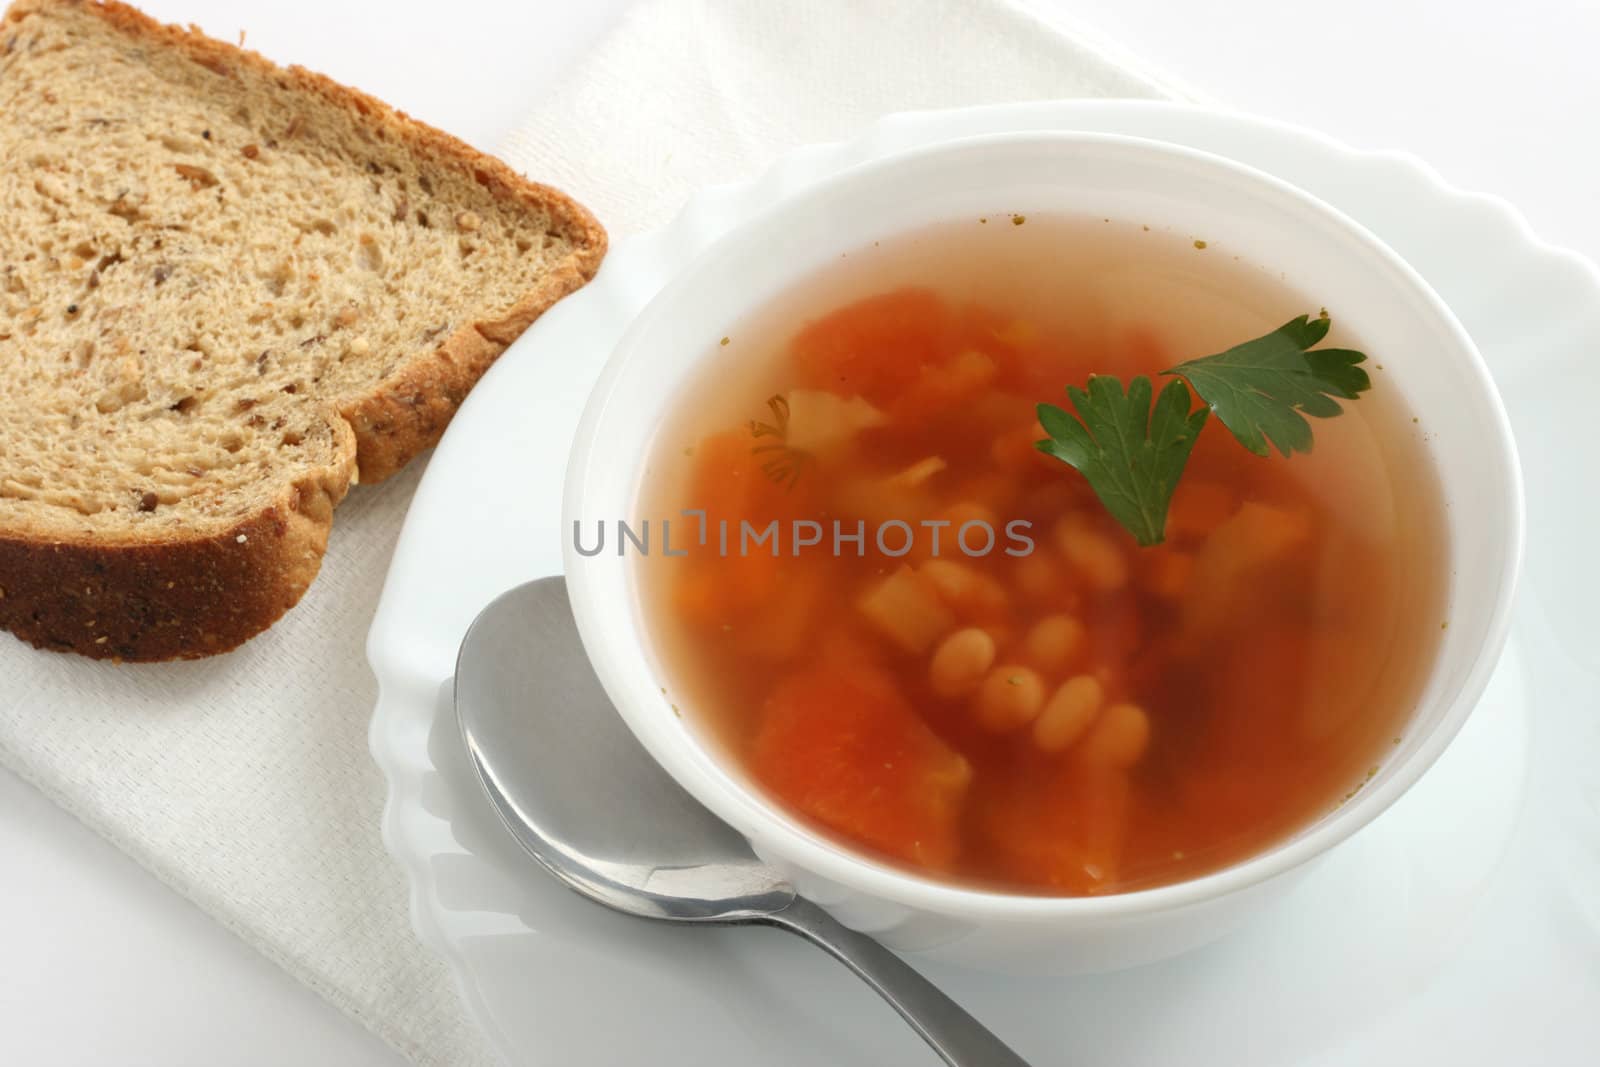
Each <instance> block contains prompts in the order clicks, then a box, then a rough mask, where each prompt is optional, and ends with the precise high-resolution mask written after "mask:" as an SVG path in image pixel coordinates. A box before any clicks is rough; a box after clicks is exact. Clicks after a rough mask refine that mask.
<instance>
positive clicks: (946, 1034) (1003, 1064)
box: [764, 897, 1028, 1067]
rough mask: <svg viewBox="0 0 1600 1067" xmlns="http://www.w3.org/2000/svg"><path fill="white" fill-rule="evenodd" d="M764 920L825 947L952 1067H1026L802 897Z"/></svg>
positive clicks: (935, 992)
mask: <svg viewBox="0 0 1600 1067" xmlns="http://www.w3.org/2000/svg"><path fill="white" fill-rule="evenodd" d="M764 918H765V919H766V921H768V922H770V923H772V924H773V925H774V926H780V927H782V928H783V929H785V930H789V931H791V932H793V933H797V934H799V935H800V936H801V937H804V938H805V939H806V940H808V941H810V942H811V943H812V944H814V945H817V946H819V947H821V948H823V949H826V950H827V951H828V952H829V953H830V954H831V955H832V956H833V957H834V958H835V959H837V960H838V961H839V962H840V963H843V964H844V965H845V966H846V967H848V968H850V969H851V970H852V971H854V972H855V973H856V974H857V975H859V976H860V977H861V978H862V979H863V980H864V981H865V982H866V983H867V984H868V985H869V986H871V987H872V988H873V989H876V990H877V991H878V994H879V995H880V996H881V997H883V999H884V1000H887V1001H888V1002H889V1005H890V1006H891V1007H892V1008H894V1010H895V1011H897V1012H899V1013H900V1017H901V1018H902V1019H904V1020H905V1021H906V1022H908V1023H910V1024H911V1028H912V1029H913V1030H915V1031H916V1032H917V1033H918V1034H920V1035H922V1039H923V1040H924V1041H926V1042H927V1043H928V1044H929V1046H930V1047H932V1049H933V1051H935V1052H937V1053H938V1054H939V1056H940V1058H941V1059H943V1060H944V1062H945V1063H947V1064H949V1065H950V1067H1028V1062H1027V1061H1026V1060H1024V1059H1023V1058H1022V1057H1021V1056H1018V1055H1017V1054H1016V1053H1015V1052H1012V1051H1011V1049H1010V1048H1009V1047H1007V1045H1006V1043H1005V1042H1004V1041H1001V1040H1000V1039H999V1038H998V1037H995V1036H994V1034H992V1033H990V1032H989V1031H988V1030H987V1029H986V1028H985V1027H984V1025H983V1024H982V1023H980V1022H978V1020H976V1019H974V1018H973V1017H972V1016H971V1015H969V1014H967V1011H966V1009H965V1008H963V1007H962V1006H961V1005H959V1004H957V1003H956V1002H955V1001H953V1000H951V999H950V998H949V997H947V996H945V995H944V994H943V993H941V992H940V991H939V988H938V987H937V986H935V985H934V984H933V983H932V982H930V981H928V980H927V979H926V978H924V977H922V975H920V974H918V973H917V971H916V970H915V969H913V968H912V967H911V965H910V964H908V963H906V962H905V961H904V960H902V959H901V958H900V957H899V956H896V955H895V954H894V953H893V952H890V951H889V950H888V949H886V948H884V947H883V946H882V945H880V944H878V943H877V942H876V941H874V940H873V939H872V938H870V937H867V936H866V935H865V934H858V933H856V932H855V931H854V930H851V929H850V928H848V927H846V926H844V925H842V924H840V923H839V922H838V921H837V920H836V919H834V918H833V917H832V916H830V915H829V914H828V913H827V912H825V911H823V910H822V909H821V908H819V907H817V906H816V905H815V904H813V903H811V902H810V901H809V900H806V899H805V898H804V897H797V898H796V899H795V902H794V903H793V904H790V905H789V906H788V907H787V908H784V909H783V910H782V911H779V912H774V913H772V914H770V915H768V916H765V917H764Z"/></svg>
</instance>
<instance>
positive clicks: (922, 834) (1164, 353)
mask: <svg viewBox="0 0 1600 1067" xmlns="http://www.w3.org/2000/svg"><path fill="white" fill-rule="evenodd" d="M1319 306H1320V305H1319V303H1318V302H1317V300H1316V296H1315V294H1302V293H1297V292H1294V291H1293V290H1292V289H1291V288H1290V287H1289V286H1288V285H1287V284H1286V283H1285V282H1284V281H1283V279H1282V278H1280V277H1279V276H1277V275H1275V274H1272V273H1269V272H1268V271H1266V270H1264V269H1261V268H1258V267H1256V266H1253V265H1251V264H1247V263H1242V262H1239V261H1237V260H1236V259H1235V258H1234V257H1233V256H1231V255H1230V254H1229V253H1228V251H1227V248H1226V242H1225V241H1222V242H1211V243H1209V244H1207V243H1205V242H1200V241H1196V240H1194V239H1193V238H1192V237H1191V236H1186V235H1177V234H1173V233H1168V232H1162V231H1159V230H1151V229H1147V228H1144V227H1141V226H1140V225H1138V224H1137V223H1122V222H1117V221H1106V220H1101V219H1099V218H1094V219H1085V218H1076V217H1070V216H1061V217H1054V218H1044V217H1036V216H1029V217H1028V218H1027V219H1025V220H1024V219H1022V218H1020V217H1010V216H999V217H991V218H988V219H987V220H977V219H972V220H963V221H960V222H952V223H949V224H945V225H941V226H938V227H934V228H930V229H928V230H925V231H921V232H918V233H915V234H911V235H908V236H905V237H902V238H899V239H896V240H894V241H884V242H882V243H881V244H878V245H874V246H872V247H870V248H866V249H862V250H861V251H859V252H856V253H852V254H851V255H849V256H847V257H844V258H842V259H841V260H840V261H839V262H838V263H837V264H836V265H833V266H831V267H829V268H828V269H827V270H825V271H823V272H821V273H819V274H818V275H817V276H816V277H814V278H812V279H810V280H808V281H806V282H805V283H803V284H801V285H799V286H797V287H796V288H795V289H794V290H793V291H791V292H789V293H787V294H785V295H783V296H782V297H781V298H780V299H778V300H776V301H774V302H773V303H772V304H771V305H770V306H768V307H766V308H764V309H762V310H761V311H759V312H758V313H756V314H755V315H753V316H751V317H749V318H748V319H747V320H745V321H743V322H740V323H737V324H734V325H732V326H730V329H729V331H728V336H727V337H725V338H708V339H707V345H708V347H709V348H711V349H713V350H714V352H713V354H712V355H711V356H710V357H709V359H708V361H707V365H706V368H705V371H704V372H703V374H701V375H700V376H699V377H698V378H697V379H696V380H695V381H693V382H692V383H691V384H690V385H689V387H688V388H687V389H686V390H685V391H684V392H683V394H682V395H681V396H680V397H679V398H678V399H677V400H676V402H675V404H674V407H673V412H672V414H671V416H670V417H669V418H668V419H667V420H666V421H665V422H664V423H663V425H662V426H661V427H660V429H659V432H658V434H657V436H656V440H655V443H654V445H653V446H652V453H651V456H650V458H649V462H648V464H647V469H646V473H645V477H644V481H643V484H642V487H641V490H640V495H639V514H638V515H637V516H635V517H634V519H633V522H634V524H635V525H637V524H638V522H639V520H640V519H649V520H651V521H652V522H653V523H654V524H655V525H656V526H657V531H656V532H657V539H656V542H655V545H654V548H655V551H654V552H653V553H651V554H648V555H642V554H638V553H636V555H637V556H638V559H637V562H636V564H635V574H636V577H637V581H638V589H639V592H640V596H641V605H642V611H643V612H644V617H645V620H646V624H647V627H648V629H649V632H650V633H651V635H652V639H653V641H654V652H655V654H656V656H657V658H658V661H659V663H660V665H661V670H662V672H663V675H664V676H663V678H662V684H663V686H664V687H665V690H666V691H667V692H668V694H669V696H670V699H671V700H672V702H673V704H674V706H675V707H676V708H678V709H681V713H682V714H684V715H686V716H688V717H689V718H690V719H691V720H692V722H693V724H694V726H695V727H696V728H697V729H699V730H700V731H702V732H703V733H704V734H705V735H706V736H707V737H708V739H709V740H710V741H711V743H712V745H713V746H714V747H715V748H716V749H718V750H720V751H721V752H723V753H724V754H725V756H726V758H727V760H728V761H729V764H730V767H732V768H733V769H735V771H736V773H739V774H742V775H743V776H744V777H746V778H747V779H748V780H749V781H750V782H751V783H752V785H754V786H755V788H756V789H758V790H759V791H761V792H763V793H764V794H765V795H767V796H768V797H769V798H770V800H771V801H772V803H774V804H775V805H777V806H778V807H779V808H781V809H783V810H784V811H786V812H788V813H789V814H790V815H792V816H793V817H795V818H797V819H799V820H801V821H802V822H804V823H806V824H807V825H809V826H810V827H812V828H813V829H814V830H816V831H817V832H819V833H821V834H823V835H826V836H828V837H830V838H832V839H833V840H835V841H837V842H838V843H840V844H841V845H843V846H845V847H848V848H851V849H856V850H860V851H863V852H866V853H868V854H871V855H873V856H875V857H876V858H878V859H880V860H883V861H885V862H888V863H892V864H896V865H900V866H904V867H907V868H910V869H913V870H915V871H917V872H920V873H923V874H926V875H929V876H932V877H936V878H939V879H942V880H953V881H957V882H961V883H966V884H973V885H982V886H986V887H991V888H997V889H1002V890H1009V891H1016V892H1031V893H1050V894H1065V895H1078V894H1101V893H1111V892H1122V891H1127V890H1131V889H1137V888H1143V887H1149V886H1154V885H1160V884H1163V883H1169V882H1174V881H1179V880H1183V879H1187V878H1191V877H1194V876H1197V875H1200V874H1203V873H1205V872H1208V871H1213V870H1216V869H1218V868H1221V867H1224V866H1227V865H1229V864H1232V863H1235V862H1237V861H1239V860H1241V859H1244V858H1246V857H1248V856H1250V855H1252V854H1254V853H1257V852H1260V851H1262V850H1264V849H1267V848H1269V847H1271V846H1272V845H1273V844H1275V843H1277V842H1279V841H1282V840H1283V839H1285V838H1287V837H1289V836H1291V835H1293V834H1294V833H1296V832H1297V831H1299V830H1301V829H1303V828H1305V827H1306V826H1308V825H1309V824H1311V823H1313V822H1315V821H1316V820H1317V819H1318V818H1319V817H1320V816H1322V815H1324V814H1325V813H1327V812H1328V811H1330V810H1332V809H1333V808H1334V807H1336V806H1337V805H1338V804H1339V803H1341V801H1342V800H1343V799H1344V798H1346V797H1347V796H1349V795H1350V794H1351V792H1352V791H1353V790H1355V789H1359V788H1360V786H1361V784H1362V783H1363V782H1364V781H1365V780H1367V779H1368V778H1369V776H1370V775H1371V774H1372V773H1373V772H1374V771H1375V768H1376V767H1377V766H1378V764H1379V763H1380V762H1381V761H1382V760H1383V759H1384V756H1385V754H1386V752H1387V751H1389V749H1390V748H1391V746H1392V745H1393V744H1394V743H1395V742H1396V741H1397V740H1398V737H1399V735H1400V734H1401V732H1402V731H1403V730H1404V729H1405V725H1406V722H1407V720H1408V718H1409V716H1410V715H1411V713H1412V710H1413V708H1414V704H1415V701H1416V699H1417V696H1418V694H1419V692H1420V690H1421V686H1422V683H1423V681H1424V680H1425V678H1426V675H1427V673H1428V670H1429V667H1430V665H1431V662H1432V658H1433V655H1434V651H1435V646H1436V643H1437V640H1438V637H1439V632H1440V630H1441V626H1442V623H1443V620H1444V619H1445V607H1446V605H1445V604H1444V575H1445V569H1446V566H1447V562H1446V559H1447V546H1446V543H1445V541H1444V533H1443V525H1442V521H1441V511H1442V504H1441V502H1440V500H1439V497H1438V491H1437V488H1436V486H1435V484H1434V481H1433V478H1432V472H1431V469H1430V467H1429V464H1428V462H1427V458H1426V449H1425V446H1424V443H1423V435H1422V428H1421V426H1420V425H1419V424H1418V422H1417V420H1416V419H1415V418H1414V417H1413V416H1412V413H1411V412H1409V411H1407V410H1406V409H1405V408H1404V406H1403V404H1402V401H1401V398H1400V397H1399V396H1397V395H1395V391H1394V390H1391V389H1389V388H1387V387H1386V383H1385V380H1384V374H1383V370H1382V366H1381V365H1382V363H1383V361H1384V359H1385V357H1386V355H1387V356H1388V358H1403V354H1399V353H1393V354H1386V353H1382V352H1373V351H1370V350H1367V351H1368V362H1367V364H1366V366H1367V368H1368V370H1369V371H1370V373H1371V374H1372V377H1373V387H1372V389H1371V390H1370V391H1369V392H1367V393H1365V394H1363V396H1362V397H1361V398H1360V400H1359V401H1357V402H1350V401H1342V402H1341V406H1342V407H1343V409H1344V410H1343V414H1342V415H1340V416H1338V417H1336V418H1329V419H1314V420H1312V426H1313V430H1314V433H1315V447H1314V449H1313V450H1312V452H1311V453H1310V454H1306V455H1296V456H1294V457H1293V458H1289V459H1285V458H1283V457H1282V456H1279V455H1277V454H1276V453H1273V454H1272V455H1270V456H1268V457H1260V456H1256V455H1254V454H1251V453H1250V452H1248V451H1246V450H1245V449H1244V448H1242V447H1241V446H1240V445H1239V444H1238V443H1237V442H1236V441H1235V440H1234V439H1233V438H1232V436H1231V435H1230V434H1229V433H1228V431H1227V429H1226V428H1225V427H1224V426H1223V425H1222V424H1221V422H1220V420H1218V419H1216V418H1212V419H1210V420H1209V422H1208V423H1207V425H1206V427H1205V429H1204V431H1203V432H1202V434H1201V436H1200V439H1199V441H1198V443H1197V445H1196V447H1195V450H1194V453H1193V455H1192V457H1191V459H1190V461H1189V464H1188V467H1187V469H1186V471H1185V473H1184V476H1183V478H1182V480H1181V482H1180V483H1179V485H1178V488H1177V491H1176V493H1175V495H1174V497H1173V499H1172V504H1171V509H1170V512H1169V516H1168V522H1167V527H1166V534H1167V535H1166V539H1165V541H1164V543H1162V544H1160V545H1157V546H1154V547H1148V548H1141V547H1139V546H1137V545H1136V544H1135V542H1134V540H1133V539H1132V538H1131V537H1130V536H1129V535H1128V534H1127V533H1126V532H1125V531H1124V530H1123V529H1122V528H1121V527H1120V526H1119V525H1117V523H1116V522H1115V521H1114V520H1113V519H1112V518H1111V517H1110V516H1109V515H1108V514H1107V513H1106V511H1105V509H1104V507H1103V506H1102V505H1101V503H1100V502H1099V501H1098V500H1097V499H1096V497H1095V496H1094V493H1093V492H1092V490H1091V489H1090V488H1089V486H1088V483H1087V482H1086V481H1085V479H1084V478H1083V477H1082V476H1081V475H1080V474H1079V473H1078V472H1077V471H1075V470H1073V469H1071V468H1070V467H1068V466H1066V465H1065V464H1063V463H1061V462H1060V461H1058V460H1056V459H1053V458H1050V457H1048V456H1045V455H1043V454H1041V453H1040V452H1038V451H1037V450H1036V449H1035V448H1034V442H1035V441H1037V440H1039V439H1040V438H1041V437H1043V436H1044V435H1043V433H1042V431H1041V429H1040V427H1039V426H1038V425H1037V423H1036V419H1035V405H1036V404H1037V403H1039V402H1050V403H1055V404H1059V405H1062V406H1064V407H1067V408H1068V409H1069V410H1070V405H1068V404H1067V401H1066V397H1065V395H1064V392H1063V391H1064V388H1065V387H1066V386H1067V385H1069V384H1070V385H1082V384H1084V383H1085V382H1086V381H1087V379H1088V378H1089V376H1090V375H1093V374H1113V375H1118V376H1120V377H1122V378H1123V379H1124V380H1127V379H1128V378H1131V377H1132V376H1133V375H1136V374H1148V375H1151V376H1152V377H1155V376H1157V375H1159V373H1160V372H1161V371H1162V370H1164V369H1166V368H1168V367H1171V366H1173V365H1175V364H1177V363H1180V362H1182V361H1184V360H1186V359H1191V358H1195V357H1198V356H1204V355H1209V354H1212V353H1216V352H1220V351H1223V350H1225V349H1227V348H1229V347H1231V346H1233V345H1235V344H1238V343H1240V342H1242V341H1245V340H1248V339H1250V338H1253V337H1257V336H1260V335H1261V334H1264V333H1266V332H1268V331H1270V330H1272V329H1274V328H1275V327H1277V326H1279V325H1281V324H1282V323H1283V322H1285V321H1287V320H1288V319H1290V318H1293V317H1294V316H1296V315H1299V314H1303V313H1308V312H1309V313H1311V314H1316V313H1317V312H1318V309H1319ZM1328 310H1329V311H1331V312H1332V319H1333V323H1334V330H1333V333H1332V335H1331V336H1330V343H1336V344H1339V345H1342V346H1344V347H1354V348H1363V346H1362V345H1361V343H1360V338H1359V336H1356V335H1355V333H1354V332H1353V331H1351V330H1349V329H1348V328H1347V327H1348V325H1349V324H1350V323H1351V322H1357V321H1359V309H1344V308H1332V309H1328ZM1156 380H1157V384H1158V386H1159V384H1160V381H1161V379H1159V378H1157V379H1156ZM662 520H667V521H668V522H670V528H669V529H668V530H667V531H666V532H667V534H668V543H667V544H665V545H664V544H663V543H662V538H661V533H662V531H661V527H660V524H661V522H662ZM986 531H987V533H986ZM763 535H764V536H763ZM623 547H624V546H622V545H620V544H619V545H617V546H616V550H622V548H623ZM630 547H631V546H630ZM664 548H670V549H671V550H672V552H673V553H674V554H673V555H667V554H665V553H664V552H663V549H664ZM608 550H610V549H608ZM678 552H683V553H684V554H683V555H681V556H679V555H677V554H676V553H678Z"/></svg>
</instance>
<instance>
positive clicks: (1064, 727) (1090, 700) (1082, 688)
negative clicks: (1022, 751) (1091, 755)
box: [1033, 674, 1104, 752]
mask: <svg viewBox="0 0 1600 1067" xmlns="http://www.w3.org/2000/svg"><path fill="white" fill-rule="evenodd" d="M1103 696H1104V689H1102V687H1101V685H1100V681H1099V679H1097V678H1095V677H1094V676H1093V675H1090V674H1080V675H1077V676H1076V677H1073V678H1068V679H1067V680H1066V681H1065V682H1062V683H1061V685H1060V687H1059V688H1057V689H1056V691H1055V694H1054V695H1053V696H1051V698H1050V700H1049V702H1048V703H1046V704H1045V706H1044V710H1043V711H1041V712H1040V713H1039V717H1038V718H1037V719H1035V720H1033V743H1034V744H1035V745H1037V746H1038V747H1039V749H1040V750H1041V751H1044V752H1061V751H1063V750H1065V749H1067V748H1069V747H1071V745H1072V743H1073V742H1074V741H1076V740H1077V739H1078V738H1080V737H1082V736H1083V733H1084V731H1085V730H1087V729H1088V728H1089V726H1090V724H1091V723H1093V722H1094V720H1095V716H1096V715H1098V714H1099V712H1100V701H1101V699H1102V698H1103Z"/></svg>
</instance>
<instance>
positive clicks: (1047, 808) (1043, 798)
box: [981, 762, 1129, 896]
mask: <svg viewBox="0 0 1600 1067" xmlns="http://www.w3.org/2000/svg"><path fill="white" fill-rule="evenodd" d="M985 799H986V803H985V804H984V805H983V807H982V809H981V810H982V819H981V828H982V831H983V833H984V834H985V836H986V837H987V838H988V841H989V843H990V845H991V846H992V847H993V848H994V851H995V853H996V855H997V857H998V858H999V860H1000V862H1001V863H1002V865H1003V866H1004V868H1005V870H1006V872H1007V873H1009V874H1010V875H1011V876H1012V877H1013V878H1016V879H1018V880H1019V881H1022V882H1024V883H1026V884H1028V885H1032V886H1035V887H1037V888H1040V889H1049V890H1052V891H1054V892H1058V893H1067V894H1071V895H1079V896H1082V895H1091V894H1097V893H1106V892H1112V891H1114V890H1115V889H1116V887H1117V886H1116V883H1117V878H1118V871H1119V868H1120V866H1121V860H1122V850H1123V842H1124V841H1125V839H1126V837H1127V821H1128V813H1129V783H1128V777H1127V774H1126V772H1124V771H1120V770H1114V769H1103V768H1096V769H1089V768H1084V767H1082V766H1080V765H1078V764H1075V763H1070V762H1068V763H1063V764H1061V765H1060V767H1059V769H1058V770H1056V771H1055V773H1053V774H1051V775H1050V776H1049V777H1048V778H1046V779H1045V780H1044V781H1043V782H1040V781H1038V780H1036V779H1034V778H1032V777H1028V778H1021V779H1018V780H1017V781H1016V782H1013V783H1010V784H1008V785H1006V786H1003V787H1001V789H1000V791H999V792H998V793H997V794H996V795H995V796H992V797H988V798H985Z"/></svg>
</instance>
